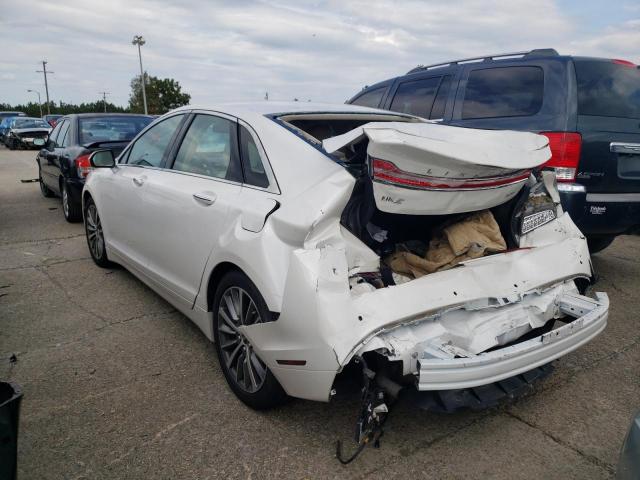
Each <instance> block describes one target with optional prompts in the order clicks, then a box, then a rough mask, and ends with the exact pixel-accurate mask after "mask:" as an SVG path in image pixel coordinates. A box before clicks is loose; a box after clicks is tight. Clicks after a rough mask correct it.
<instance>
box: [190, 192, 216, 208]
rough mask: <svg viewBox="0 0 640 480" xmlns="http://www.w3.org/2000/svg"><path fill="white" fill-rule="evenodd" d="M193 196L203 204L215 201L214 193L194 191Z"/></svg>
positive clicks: (211, 203) (210, 203)
mask: <svg viewBox="0 0 640 480" xmlns="http://www.w3.org/2000/svg"><path fill="white" fill-rule="evenodd" d="M193 198H195V199H196V200H197V201H199V202H200V203H204V204H205V205H213V202H215V201H216V196H215V195H214V194H205V193H194V194H193Z"/></svg>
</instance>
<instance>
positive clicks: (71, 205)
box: [60, 180, 82, 223]
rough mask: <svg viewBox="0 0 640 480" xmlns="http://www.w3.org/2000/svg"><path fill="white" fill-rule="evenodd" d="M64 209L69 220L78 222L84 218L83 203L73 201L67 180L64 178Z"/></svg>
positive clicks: (65, 216) (62, 190)
mask: <svg viewBox="0 0 640 480" xmlns="http://www.w3.org/2000/svg"><path fill="white" fill-rule="evenodd" d="M61 183H62V188H61V189H60V190H61V192H62V211H63V213H64V218H65V219H66V220H67V222H70V223H77V222H79V221H80V220H82V205H80V204H79V203H77V202H74V201H73V198H71V193H70V192H69V187H68V186H67V182H65V181H64V180H62V182H61Z"/></svg>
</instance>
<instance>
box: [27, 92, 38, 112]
mask: <svg viewBox="0 0 640 480" xmlns="http://www.w3.org/2000/svg"><path fill="white" fill-rule="evenodd" d="M27 92H31V93H37V94H38V106H39V107H40V118H42V101H41V100H40V92H39V91H37V90H31V89H29V90H27Z"/></svg>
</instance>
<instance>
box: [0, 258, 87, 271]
mask: <svg viewBox="0 0 640 480" xmlns="http://www.w3.org/2000/svg"><path fill="white" fill-rule="evenodd" d="M89 259H91V257H82V258H72V259H69V260H60V261H55V262H48V263H47V260H45V261H44V262H42V263H38V264H37V265H25V266H23V267H6V268H0V272H11V271H15V270H27V269H29V268H33V269H37V268H38V267H53V266H55V265H62V264H65V263H71V262H79V261H84V260H89Z"/></svg>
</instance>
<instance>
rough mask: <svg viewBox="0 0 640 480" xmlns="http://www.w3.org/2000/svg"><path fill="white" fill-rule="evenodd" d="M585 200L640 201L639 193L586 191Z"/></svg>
mask: <svg viewBox="0 0 640 480" xmlns="http://www.w3.org/2000/svg"><path fill="white" fill-rule="evenodd" d="M587 202H595V203H613V202H619V203H622V202H640V193H587Z"/></svg>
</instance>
